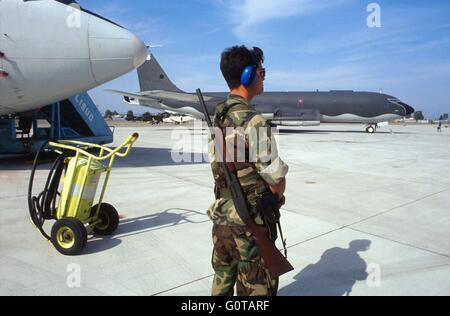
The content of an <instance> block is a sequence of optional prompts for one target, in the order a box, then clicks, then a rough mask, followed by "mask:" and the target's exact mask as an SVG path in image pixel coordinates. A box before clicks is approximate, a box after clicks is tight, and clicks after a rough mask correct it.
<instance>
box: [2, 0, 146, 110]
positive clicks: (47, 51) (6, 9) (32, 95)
mask: <svg viewBox="0 0 450 316" xmlns="http://www.w3.org/2000/svg"><path fill="white" fill-rule="evenodd" d="M76 5H77V3H76V1H70V0H37V1H29V0H25V1H24V0H8V1H0V116H2V115H7V114H14V113H22V112H26V111H30V110H34V109H37V108H39V107H42V106H45V105H48V104H52V103H54V102H57V101H61V100H64V99H67V98H69V97H71V96H74V95H77V94H80V93H82V92H84V91H88V90H90V89H92V88H95V87H97V86H99V85H101V84H103V83H105V82H108V81H110V80H113V79H115V78H117V77H120V76H121V75H123V74H125V73H128V72H129V71H131V70H133V69H136V68H137V67H139V66H140V65H142V63H143V62H144V61H145V60H146V58H147V56H148V50H147V47H146V46H145V45H144V43H143V42H142V41H141V40H140V39H139V38H137V37H136V36H135V35H133V34H132V33H130V32H129V31H128V30H126V29H125V28H123V27H121V26H119V25H117V24H116V23H114V22H111V21H109V20H107V19H106V18H104V17H102V16H100V15H98V14H95V13H93V12H90V11H88V10H86V9H84V8H81V7H79V6H78V9H77V7H76ZM72 17H73V20H72Z"/></svg>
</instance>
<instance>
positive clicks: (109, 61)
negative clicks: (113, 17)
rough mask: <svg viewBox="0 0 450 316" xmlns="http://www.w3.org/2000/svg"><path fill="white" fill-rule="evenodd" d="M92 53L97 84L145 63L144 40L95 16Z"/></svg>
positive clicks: (91, 24) (92, 19)
mask: <svg viewBox="0 0 450 316" xmlns="http://www.w3.org/2000/svg"><path fill="white" fill-rule="evenodd" d="M88 39H89V57H90V62H91V69H92V74H93V76H94V79H95V81H96V82H97V83H98V84H102V83H105V82H108V81H110V80H113V79H115V78H117V77H119V76H121V75H123V74H126V73H128V72H129V71H131V70H133V69H135V68H137V67H139V66H140V65H142V64H143V63H144V62H145V60H146V59H147V56H148V50H147V47H146V46H145V44H144V43H143V42H142V41H141V40H140V39H139V38H137V37H136V36H135V35H133V34H132V33H131V32H129V31H128V30H126V29H124V28H122V27H120V26H118V25H116V24H114V23H112V22H109V21H107V20H103V19H100V18H98V17H96V16H90V17H89V32H88Z"/></svg>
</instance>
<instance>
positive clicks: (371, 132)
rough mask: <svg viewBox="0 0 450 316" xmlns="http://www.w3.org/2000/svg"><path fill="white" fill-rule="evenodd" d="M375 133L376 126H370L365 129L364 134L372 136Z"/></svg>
mask: <svg viewBox="0 0 450 316" xmlns="http://www.w3.org/2000/svg"><path fill="white" fill-rule="evenodd" d="M376 131H377V124H370V125H368V126H367V127H366V132H367V133H369V134H373V133H375V132H376Z"/></svg>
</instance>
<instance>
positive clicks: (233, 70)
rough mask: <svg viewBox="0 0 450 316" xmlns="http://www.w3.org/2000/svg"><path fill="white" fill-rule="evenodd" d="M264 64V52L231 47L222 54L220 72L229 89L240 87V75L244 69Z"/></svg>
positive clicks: (254, 48) (243, 47)
mask: <svg viewBox="0 0 450 316" xmlns="http://www.w3.org/2000/svg"><path fill="white" fill-rule="evenodd" d="M260 62H261V63H264V52H263V51H262V49H260V48H258V47H253V50H249V49H248V48H247V47H245V46H243V45H242V46H233V47H230V48H227V49H226V50H224V51H223V53H222V59H221V62H220V70H221V71H222V75H223V77H224V78H225V81H226V82H227V84H228V87H229V88H230V89H235V88H238V87H239V86H240V85H241V75H242V72H243V71H244V69H245V67H248V66H252V65H253V64H256V65H258V64H259V63H260Z"/></svg>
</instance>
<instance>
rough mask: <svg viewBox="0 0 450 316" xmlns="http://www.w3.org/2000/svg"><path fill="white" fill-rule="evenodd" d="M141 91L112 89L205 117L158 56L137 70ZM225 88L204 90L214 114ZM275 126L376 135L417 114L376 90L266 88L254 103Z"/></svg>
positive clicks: (132, 100)
mask: <svg viewBox="0 0 450 316" xmlns="http://www.w3.org/2000/svg"><path fill="white" fill-rule="evenodd" d="M138 75H139V84H140V88H141V92H140V93H128V92H122V91H117V90H108V91H109V92H113V93H116V94H119V95H121V96H122V97H123V98H124V101H125V102H126V103H128V104H135V105H143V106H148V107H152V108H154V109H159V110H165V111H170V112H176V113H180V114H185V115H191V116H194V117H197V118H202V117H203V113H202V111H201V108H200V104H199V103H198V99H197V95H196V94H195V93H186V92H184V91H182V90H181V89H179V88H178V87H177V86H175V85H174V84H173V83H172V81H170V79H169V77H168V76H167V74H166V73H165V72H164V70H163V69H162V67H161V66H160V64H159V63H158V61H157V60H156V58H155V57H154V56H153V55H150V57H149V58H148V60H147V61H146V62H145V63H144V64H143V65H142V66H141V67H139V68H138ZM227 94H228V93H225V92H205V93H204V97H205V101H206V103H207V106H208V108H209V110H210V113H214V108H215V106H216V105H217V103H219V102H221V101H222V100H224V99H225V98H226V96H227ZM252 103H253V105H254V106H255V108H256V110H257V111H259V112H261V113H262V114H263V116H264V117H265V118H266V119H267V121H268V122H269V123H270V124H271V125H273V126H317V125H320V123H364V124H366V132H367V133H374V132H375V131H376V129H377V127H378V124H379V123H382V122H388V121H391V120H395V119H399V118H402V117H405V116H408V115H410V114H412V113H414V108H412V107H411V106H409V105H408V104H406V103H404V102H401V101H400V100H399V99H398V98H396V97H393V96H390V95H386V94H381V93H373V92H355V91H330V92H265V93H264V94H263V95H261V96H257V97H255V98H254V99H253V101H252Z"/></svg>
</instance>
